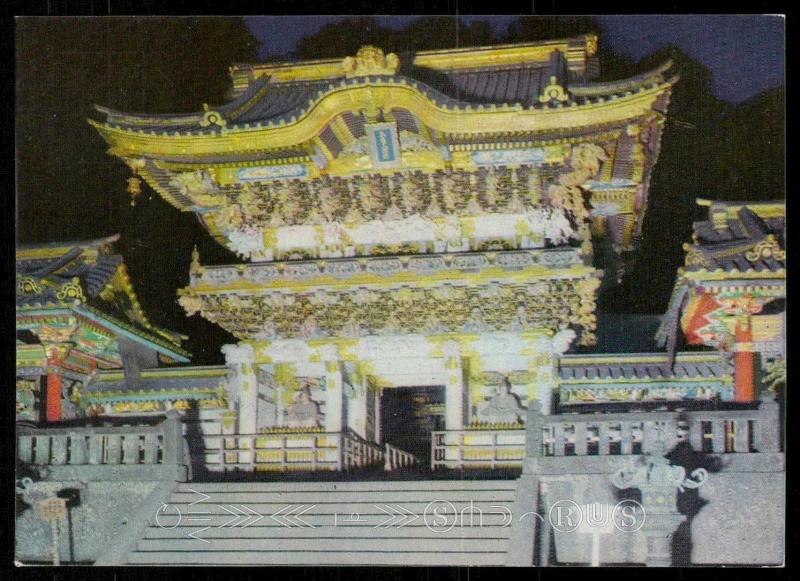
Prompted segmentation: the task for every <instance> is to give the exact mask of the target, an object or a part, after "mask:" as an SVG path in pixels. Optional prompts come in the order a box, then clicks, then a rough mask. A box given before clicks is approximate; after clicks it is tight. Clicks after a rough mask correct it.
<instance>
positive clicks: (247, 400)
mask: <svg viewBox="0 0 800 581" xmlns="http://www.w3.org/2000/svg"><path fill="white" fill-rule="evenodd" d="M222 353H223V354H224V355H225V363H226V364H227V366H228V369H229V371H230V372H229V374H228V390H229V391H230V393H231V395H233V397H235V398H236V400H237V401H238V403H239V417H238V421H239V433H240V434H254V433H255V432H256V425H257V424H256V418H257V415H258V381H257V380H256V365H255V352H254V351H253V347H252V346H251V345H248V344H247V343H242V344H240V345H224V346H223V347H222Z"/></svg>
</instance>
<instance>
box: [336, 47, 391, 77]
mask: <svg viewBox="0 0 800 581" xmlns="http://www.w3.org/2000/svg"><path fill="white" fill-rule="evenodd" d="M399 66H400V58H399V57H398V56H397V55H396V54H394V53H393V52H390V53H389V54H386V55H385V54H384V52H383V49H380V48H378V47H377V46H372V45H366V46H362V47H361V48H360V49H358V52H357V53H356V56H354V57H352V56H349V57H346V58H345V59H344V60H342V72H344V76H345V77H347V78H348V79H350V78H352V77H364V76H367V75H394V74H395V73H396V72H397V68H398V67H399Z"/></svg>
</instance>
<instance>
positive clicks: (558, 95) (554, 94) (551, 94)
mask: <svg viewBox="0 0 800 581" xmlns="http://www.w3.org/2000/svg"><path fill="white" fill-rule="evenodd" d="M551 101H558V102H559V103H564V102H566V101H569V95H568V94H567V92H566V91H565V90H564V87H562V86H561V84H560V83H559V82H558V77H557V76H555V75H551V76H550V84H549V85H547V86H546V87H545V88H544V89H542V94H541V95H539V102H540V103H550V102H551Z"/></svg>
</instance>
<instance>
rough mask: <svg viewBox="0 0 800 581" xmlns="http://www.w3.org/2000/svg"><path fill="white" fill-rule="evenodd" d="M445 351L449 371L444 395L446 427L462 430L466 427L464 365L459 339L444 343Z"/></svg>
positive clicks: (446, 365)
mask: <svg viewBox="0 0 800 581" xmlns="http://www.w3.org/2000/svg"><path fill="white" fill-rule="evenodd" d="M443 351H444V366H445V370H446V373H447V385H446V386H445V395H444V407H445V428H446V429H448V430H461V429H463V428H464V367H463V364H462V359H461V346H460V345H459V344H458V342H457V341H447V342H446V343H445V344H444V345H443Z"/></svg>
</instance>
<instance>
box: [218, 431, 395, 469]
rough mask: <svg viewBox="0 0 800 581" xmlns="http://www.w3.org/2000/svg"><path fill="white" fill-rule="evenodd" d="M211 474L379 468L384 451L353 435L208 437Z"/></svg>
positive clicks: (276, 434)
mask: <svg viewBox="0 0 800 581" xmlns="http://www.w3.org/2000/svg"><path fill="white" fill-rule="evenodd" d="M203 440H204V443H205V463H206V468H207V469H208V470H210V471H212V472H217V471H219V472H223V471H231V470H243V471H248V472H253V471H259V472H260V471H265V472H288V471H312V472H316V471H331V470H352V469H354V468H367V467H370V466H380V465H382V464H383V461H384V454H383V450H382V449H381V448H380V447H379V446H377V445H376V444H373V443H371V442H368V441H366V440H364V439H363V438H361V437H359V436H358V435H357V434H354V433H352V432H349V431H346V432H285V433H284V432H272V433H267V434H231V435H206V436H204V437H203Z"/></svg>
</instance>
